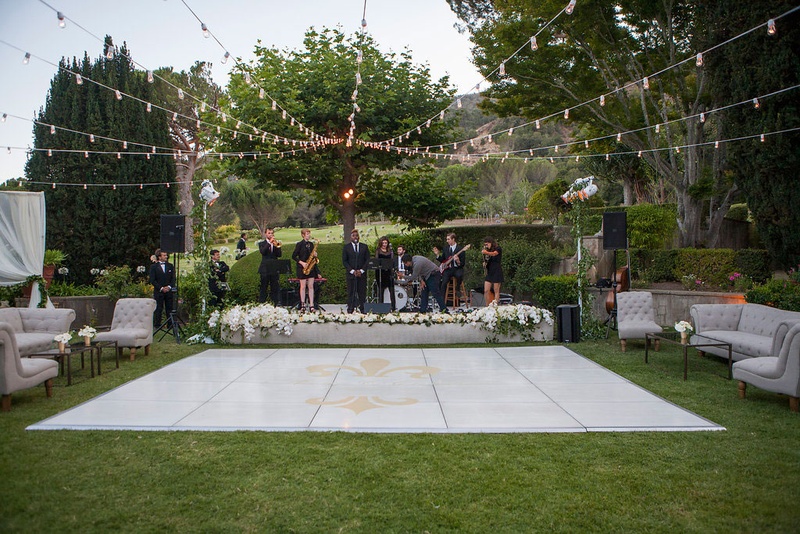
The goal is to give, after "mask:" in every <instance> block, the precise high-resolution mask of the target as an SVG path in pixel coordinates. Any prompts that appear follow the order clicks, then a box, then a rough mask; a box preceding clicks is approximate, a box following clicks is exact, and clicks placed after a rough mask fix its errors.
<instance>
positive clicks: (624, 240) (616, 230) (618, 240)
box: [603, 211, 628, 250]
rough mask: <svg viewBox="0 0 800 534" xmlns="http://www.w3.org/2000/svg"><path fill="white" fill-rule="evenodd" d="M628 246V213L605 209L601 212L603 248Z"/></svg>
mask: <svg viewBox="0 0 800 534" xmlns="http://www.w3.org/2000/svg"><path fill="white" fill-rule="evenodd" d="M626 248H628V214H627V213H626V212H624V211H607V212H605V213H604V214H603V249H605V250H618V249H626Z"/></svg>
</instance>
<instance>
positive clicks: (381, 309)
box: [364, 302, 392, 313]
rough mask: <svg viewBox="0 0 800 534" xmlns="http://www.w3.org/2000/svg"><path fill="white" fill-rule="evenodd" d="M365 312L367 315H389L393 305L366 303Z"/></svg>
mask: <svg viewBox="0 0 800 534" xmlns="http://www.w3.org/2000/svg"><path fill="white" fill-rule="evenodd" d="M364 311H365V312H366V313H389V312H391V311H392V305H391V304H390V303H388V302H365V303H364Z"/></svg>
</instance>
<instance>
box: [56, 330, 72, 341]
mask: <svg viewBox="0 0 800 534" xmlns="http://www.w3.org/2000/svg"><path fill="white" fill-rule="evenodd" d="M71 339H72V333H70V332H64V333H63V334H58V335H57V336H56V337H54V338H53V341H55V342H56V343H69V341H70V340H71Z"/></svg>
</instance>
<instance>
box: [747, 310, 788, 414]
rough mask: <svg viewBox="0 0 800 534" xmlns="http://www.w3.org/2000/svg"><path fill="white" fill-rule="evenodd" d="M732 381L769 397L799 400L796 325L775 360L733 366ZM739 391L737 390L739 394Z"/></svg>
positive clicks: (753, 360) (770, 357)
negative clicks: (781, 395) (773, 395)
mask: <svg viewBox="0 0 800 534" xmlns="http://www.w3.org/2000/svg"><path fill="white" fill-rule="evenodd" d="M733 378H734V379H735V380H739V381H740V382H746V383H748V384H752V385H754V386H755V387H757V388H760V389H764V390H766V391H772V392H773V393H782V394H784V395H788V396H789V397H790V398H794V399H795V405H796V402H797V398H798V397H800V324H795V325H793V326H792V328H791V329H790V330H789V333H788V334H786V337H785V338H784V342H783V345H782V346H781V350H780V353H779V354H777V355H776V356H765V357H761V358H748V359H746V360H742V361H738V362H736V363H734V364H733ZM741 390H742V387H741V386H740V391H741Z"/></svg>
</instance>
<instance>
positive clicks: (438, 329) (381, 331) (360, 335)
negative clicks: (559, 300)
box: [222, 321, 553, 346]
mask: <svg viewBox="0 0 800 534" xmlns="http://www.w3.org/2000/svg"><path fill="white" fill-rule="evenodd" d="M489 334H490V333H489V332H488V331H486V330H481V329H479V328H475V327H472V326H467V325H457V324H435V325H431V326H424V325H402V324H372V325H367V324H340V323H300V324H296V325H294V326H293V331H292V335H290V336H285V335H283V334H279V333H277V332H276V331H275V330H274V329H273V330H270V331H269V334H268V335H266V336H262V335H261V334H260V333H258V332H257V333H256V334H255V335H254V336H253V337H252V338H251V339H250V340H246V339H244V334H243V333H242V332H241V331H239V332H229V331H227V330H223V334H222V335H223V338H224V339H225V341H227V342H228V343H232V344H234V345H253V344H268V345H286V344H293V343H303V344H306V343H308V344H323V345H351V346H352V345H430V344H437V345H441V344H452V343H485V342H486V338H487V337H488V336H489ZM533 340H534V341H552V340H553V326H552V325H549V324H547V323H546V322H544V321H542V323H541V324H539V325H538V326H537V327H536V328H535V330H534V331H533ZM520 341H524V340H523V339H522V336H520V335H516V334H515V335H512V336H497V340H496V341H494V342H496V343H518V342H520Z"/></svg>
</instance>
